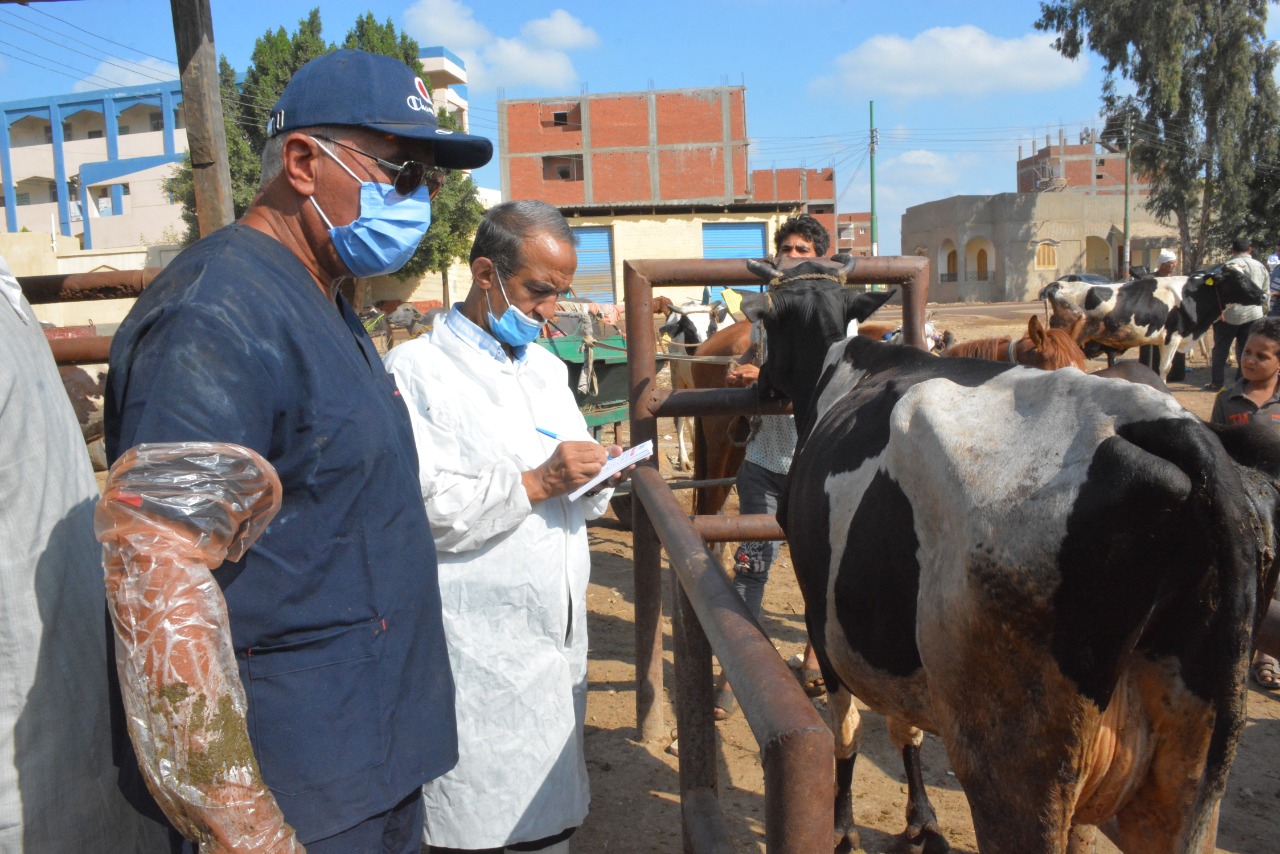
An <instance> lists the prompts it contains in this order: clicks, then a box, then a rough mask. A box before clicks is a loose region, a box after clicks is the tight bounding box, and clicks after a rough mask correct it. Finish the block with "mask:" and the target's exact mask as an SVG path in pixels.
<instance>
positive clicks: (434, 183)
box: [316, 136, 444, 199]
mask: <svg viewBox="0 0 1280 854" xmlns="http://www.w3.org/2000/svg"><path fill="white" fill-rule="evenodd" d="M316 139H323V140H324V141H325V142H331V143H333V144H334V145H336V146H338V147H339V148H345V149H346V150H347V151H354V152H355V153H356V154H361V155H364V156H365V157H368V158H369V159H370V160H372V161H374V162H375V163H377V164H378V165H379V166H381V167H382V168H383V169H386V170H387V171H388V172H390V173H391V174H392V175H393V176H394V177H393V178H392V179H391V186H392V187H393V188H394V189H395V191H396V192H397V193H399V194H400V195H402V196H412V195H413V192H414V190H417V189H418V188H419V187H421V186H422V185H423V184H426V185H427V193H428V194H429V195H430V197H431V198H433V199H434V198H435V197H436V193H439V192H440V188H441V187H443V186H444V172H442V171H441V170H439V169H437V168H435V167H434V166H428V165H427V164H425V163H423V162H421V161H418V160H406V161H405V162H403V163H401V164H399V165H397V164H395V163H392V162H391V161H389V160H383V159H382V158H381V157H376V156H374V155H372V154H370V153H369V152H367V151H361V150H360V149H358V148H352V147H351V146H350V145H346V144H345V143H341V142H338V141H337V140H336V139H330V138H329V137H327V136H317V137H316Z"/></svg>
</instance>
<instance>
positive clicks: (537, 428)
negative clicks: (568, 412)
mask: <svg viewBox="0 0 1280 854" xmlns="http://www.w3.org/2000/svg"><path fill="white" fill-rule="evenodd" d="M533 429H534V430H537V431H538V432H539V433H541V434H542V435H544V436H550V437H551V438H552V439H555V440H556V441H557V442H563V441H564V439H562V438H561V437H559V436H557V435H556V434H555V433H552V432H551V431H550V430H544V429H542V428H541V427H534V428H533ZM609 459H613V457H609Z"/></svg>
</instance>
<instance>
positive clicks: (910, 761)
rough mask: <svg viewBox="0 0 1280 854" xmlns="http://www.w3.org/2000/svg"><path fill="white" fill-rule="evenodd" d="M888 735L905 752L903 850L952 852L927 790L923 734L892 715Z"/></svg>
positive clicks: (937, 853)
mask: <svg viewBox="0 0 1280 854" xmlns="http://www.w3.org/2000/svg"><path fill="white" fill-rule="evenodd" d="M888 724H889V738H890V740H891V741H892V742H893V744H894V746H895V747H897V748H898V749H899V751H900V752H901V753H902V768H903V770H904V771H905V772H906V776H907V829H906V830H905V831H904V832H903V834H902V837H903V843H904V846H905V849H904V850H907V851H910V852H912V854H942V852H944V851H950V850H951V846H949V845H948V844H947V838H946V837H945V836H943V835H942V829H941V828H940V827H938V816H937V814H936V813H934V811H933V804H932V803H931V802H930V801H929V792H928V791H927V790H926V789H925V785H924V774H923V772H922V769H921V765H920V745H921V744H922V743H923V742H924V733H923V732H922V731H920V729H918V728H917V727H914V726H912V725H911V724H909V723H906V722H905V721H901V720H898V719H897V718H889V719H888Z"/></svg>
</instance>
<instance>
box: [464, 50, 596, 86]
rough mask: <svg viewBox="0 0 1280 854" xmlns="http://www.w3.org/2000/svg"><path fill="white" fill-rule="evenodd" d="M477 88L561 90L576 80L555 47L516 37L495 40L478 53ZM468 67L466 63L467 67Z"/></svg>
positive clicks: (565, 55) (568, 64) (567, 63)
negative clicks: (521, 87) (478, 76)
mask: <svg viewBox="0 0 1280 854" xmlns="http://www.w3.org/2000/svg"><path fill="white" fill-rule="evenodd" d="M481 61H482V64H481V72H482V73H481V75H480V81H479V83H478V84H477V85H479V86H480V87H481V88H493V87H496V86H539V87H546V88H551V89H557V88H558V89H563V88H565V87H567V86H571V85H572V84H573V81H574V80H577V79H578V72H577V71H575V70H574V67H573V62H572V61H570V59H569V57H568V55H567V54H565V53H564V52H562V51H558V50H547V49H545V48H538V47H533V46H530V45H528V44H525V43H524V42H522V41H520V40H518V39H495V40H494V42H493V43H492V44H491V45H490V46H489V47H487V48H485V50H484V51H483V53H482V54H481ZM468 67H469V66H468Z"/></svg>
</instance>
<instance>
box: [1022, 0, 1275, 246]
mask: <svg viewBox="0 0 1280 854" xmlns="http://www.w3.org/2000/svg"><path fill="white" fill-rule="evenodd" d="M1040 12H1041V15H1040V19H1039V20H1038V21H1036V24H1035V26H1036V28H1037V29H1040V30H1044V31H1047V32H1053V33H1056V34H1057V38H1056V39H1055V40H1054V43H1053V44H1054V48H1055V49H1056V50H1057V51H1058V52H1059V53H1061V54H1062V55H1063V56H1065V57H1067V58H1068V59H1076V58H1077V57H1079V55H1080V53H1081V52H1082V51H1083V50H1084V49H1085V46H1086V45H1087V46H1088V48H1089V49H1090V50H1092V51H1093V52H1095V53H1097V54H1098V55H1099V56H1100V57H1101V58H1102V61H1103V70H1104V73H1105V78H1104V80H1103V84H1102V103H1103V107H1104V111H1105V112H1106V114H1107V116H1108V128H1107V131H1106V132H1105V134H1104V137H1105V138H1110V139H1111V140H1112V141H1113V143H1116V144H1123V140H1124V138H1125V137H1126V135H1127V136H1128V138H1129V139H1130V140H1131V141H1132V143H1133V148H1132V157H1133V164H1134V167H1135V168H1136V169H1137V170H1138V171H1140V172H1142V173H1143V174H1145V175H1147V176H1148V178H1149V180H1150V182H1151V194H1150V196H1149V197H1148V200H1147V209H1148V210H1149V211H1151V213H1153V214H1154V215H1155V216H1157V217H1159V218H1160V219H1162V220H1164V221H1166V222H1173V223H1174V224H1176V226H1177V229H1178V233H1179V237H1180V241H1181V243H1182V257H1183V259H1184V268H1185V269H1188V270H1189V269H1194V268H1195V267H1198V266H1200V265H1201V263H1202V262H1203V261H1204V260H1205V259H1206V258H1207V257H1208V255H1209V254H1210V251H1211V247H1220V246H1222V245H1223V244H1224V243H1225V242H1226V241H1227V240H1228V239H1229V238H1230V237H1232V236H1236V235H1245V234H1246V230H1247V229H1250V228H1255V227H1257V226H1258V225H1259V224H1260V223H1262V222H1265V221H1267V220H1268V218H1269V217H1270V216H1272V215H1273V214H1274V212H1275V209H1274V208H1275V203H1276V201H1277V200H1280V181H1277V175H1276V170H1275V169H1274V168H1272V167H1271V166H1270V165H1269V161H1268V158H1274V156H1275V152H1276V142H1275V140H1274V139H1271V138H1270V137H1272V136H1273V135H1274V128H1275V126H1276V125H1277V123H1280V96H1278V95H1277V88H1276V83H1275V77H1274V73H1275V67H1276V61H1277V56H1278V54H1277V51H1276V49H1275V47H1274V46H1273V45H1271V44H1269V43H1268V42H1267V41H1266V33H1265V27H1266V15H1267V2H1266V0H1051V2H1041V3H1040ZM1122 81H1123V82H1124V83H1125V84H1127V85H1125V86H1123V87H1122V86H1121V85H1120V84H1121V82H1122ZM1122 89H1124V90H1125V91H1123V92H1122V91H1121V90H1122ZM1270 162H1274V160H1272V161H1270ZM1268 204H1270V205H1271V206H1272V207H1271V209H1267V207H1266V206H1267V205H1268ZM1260 205H1261V206H1262V207H1261V208H1259V206H1260Z"/></svg>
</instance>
